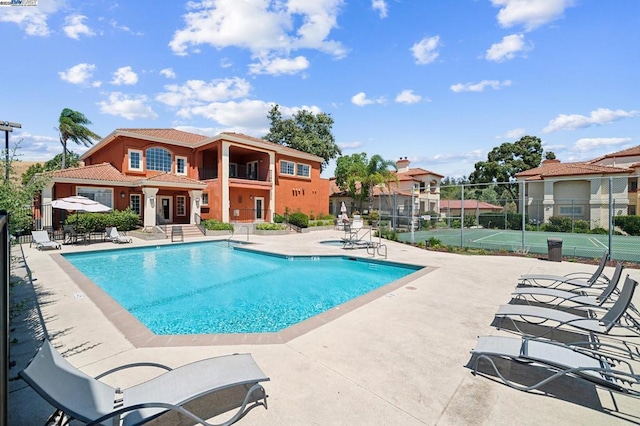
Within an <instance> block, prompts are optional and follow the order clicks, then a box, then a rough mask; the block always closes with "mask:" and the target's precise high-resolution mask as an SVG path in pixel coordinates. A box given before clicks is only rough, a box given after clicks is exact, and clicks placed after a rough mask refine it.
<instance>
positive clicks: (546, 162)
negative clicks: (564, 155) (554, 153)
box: [542, 158, 560, 165]
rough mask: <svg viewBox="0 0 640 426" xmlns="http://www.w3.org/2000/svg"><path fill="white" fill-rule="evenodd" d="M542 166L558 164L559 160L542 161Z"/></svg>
mask: <svg viewBox="0 0 640 426" xmlns="http://www.w3.org/2000/svg"><path fill="white" fill-rule="evenodd" d="M542 164H543V165H549V164H560V160H558V159H557V158H554V159H552V160H551V159H549V160H543V161H542Z"/></svg>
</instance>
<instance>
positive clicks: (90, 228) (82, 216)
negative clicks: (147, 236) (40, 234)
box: [65, 207, 140, 232]
mask: <svg viewBox="0 0 640 426" xmlns="http://www.w3.org/2000/svg"><path fill="white" fill-rule="evenodd" d="M65 224H67V225H73V226H75V227H76V228H77V229H78V230H80V231H84V232H94V231H102V230H103V229H104V228H106V227H108V226H114V227H116V228H118V230H119V231H130V230H132V229H136V228H138V227H139V226H140V216H138V214H137V213H135V212H134V211H133V210H131V209H130V208H128V207H127V209H126V210H122V211H120V210H114V211H112V212H109V213H79V214H75V213H74V214H72V215H69V216H68V217H67V220H66V221H65Z"/></svg>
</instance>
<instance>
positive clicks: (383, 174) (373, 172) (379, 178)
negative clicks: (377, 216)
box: [358, 154, 398, 212]
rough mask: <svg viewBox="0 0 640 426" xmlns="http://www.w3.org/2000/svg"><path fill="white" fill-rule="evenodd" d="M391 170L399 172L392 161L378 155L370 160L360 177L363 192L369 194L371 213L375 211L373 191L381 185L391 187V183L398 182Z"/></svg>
mask: <svg viewBox="0 0 640 426" xmlns="http://www.w3.org/2000/svg"><path fill="white" fill-rule="evenodd" d="M389 168H393V170H394V171H395V170H397V167H396V163H395V162H394V161H391V160H385V159H384V158H382V157H381V156H379V155H378V154H376V155H374V156H372V157H371V159H370V160H369V163H368V164H367V167H366V168H365V170H364V173H363V175H362V176H358V180H359V181H360V184H361V185H362V190H363V191H366V193H367V197H368V200H369V212H371V211H372V210H373V189H374V188H375V187H376V186H378V185H380V184H385V185H386V186H387V187H389V182H390V181H397V180H398V177H397V176H396V174H395V173H394V172H393V171H391V170H389Z"/></svg>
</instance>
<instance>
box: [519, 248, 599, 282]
mask: <svg viewBox="0 0 640 426" xmlns="http://www.w3.org/2000/svg"><path fill="white" fill-rule="evenodd" d="M608 261H609V253H607V252H605V253H603V255H602V257H601V258H600V264H599V265H598V268H596V270H595V271H594V272H593V274H589V273H588V272H575V273H572V274H567V275H545V274H527V275H521V276H520V279H519V281H518V287H526V286H534V287H550V288H556V287H560V286H565V287H566V286H569V287H582V288H587V287H593V288H602V287H605V286H606V285H607V284H608V283H609V278H608V277H607V276H606V275H604V268H605V266H607V262H608Z"/></svg>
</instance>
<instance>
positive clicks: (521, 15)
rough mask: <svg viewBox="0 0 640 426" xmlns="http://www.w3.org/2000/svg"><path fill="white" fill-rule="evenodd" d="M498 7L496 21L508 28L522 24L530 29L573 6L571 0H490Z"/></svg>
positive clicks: (551, 19) (549, 20) (555, 17)
mask: <svg viewBox="0 0 640 426" xmlns="http://www.w3.org/2000/svg"><path fill="white" fill-rule="evenodd" d="M491 3H492V4H493V5H494V6H495V7H499V8H500V11H499V12H498V22H499V23H500V25H501V26H502V27H505V28H510V27H513V26H514V25H523V26H524V28H525V29H526V30H527V31H531V30H533V29H535V28H537V27H539V26H541V25H544V24H547V23H549V22H552V21H555V20H556V19H559V18H561V17H562V16H563V14H564V11H565V9H567V8H568V7H571V6H573V4H574V2H573V0H491Z"/></svg>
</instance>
